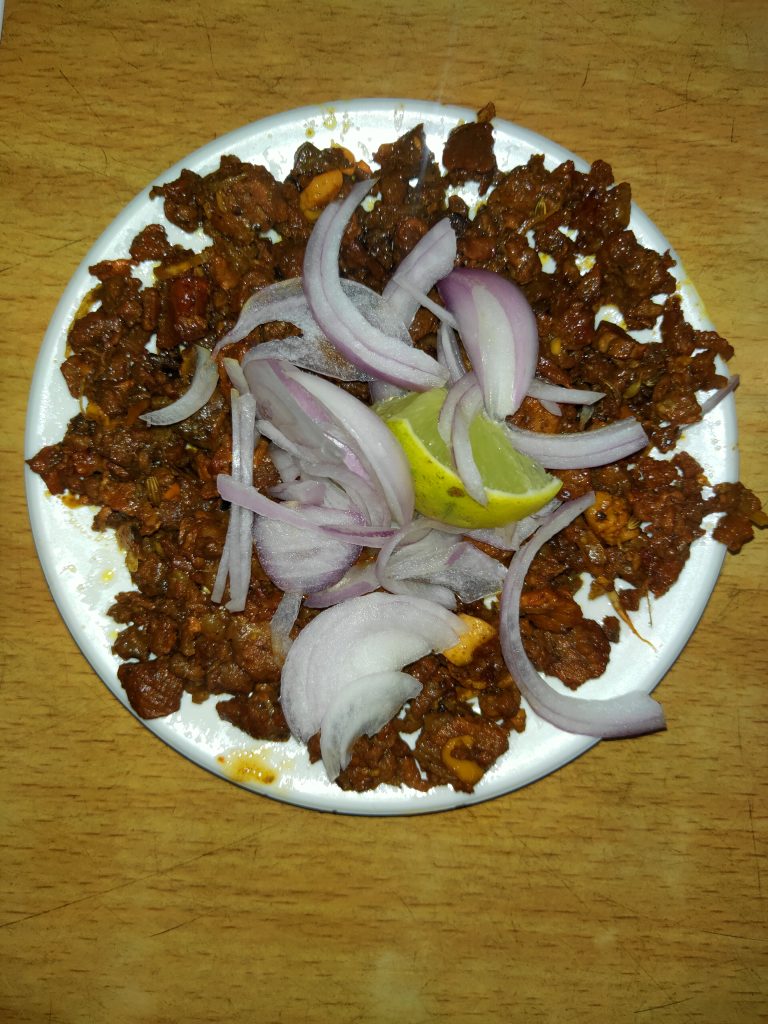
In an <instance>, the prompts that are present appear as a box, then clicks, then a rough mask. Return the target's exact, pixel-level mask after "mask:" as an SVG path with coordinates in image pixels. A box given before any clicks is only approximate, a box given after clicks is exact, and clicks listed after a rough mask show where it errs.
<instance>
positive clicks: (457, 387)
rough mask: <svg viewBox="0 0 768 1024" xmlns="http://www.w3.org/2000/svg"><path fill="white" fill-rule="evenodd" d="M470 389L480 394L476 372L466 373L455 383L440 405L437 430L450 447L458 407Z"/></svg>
mask: <svg viewBox="0 0 768 1024" xmlns="http://www.w3.org/2000/svg"><path fill="white" fill-rule="evenodd" d="M468 391H475V392H477V393H478V394H480V393H481V392H480V385H479V384H478V382H477V375H476V374H475V373H472V372H470V373H465V374H463V375H462V376H460V377H459V378H457V380H456V381H455V383H453V384H452V385H451V386H450V387H449V388H448V391H447V393H446V396H445V400H444V401H443V404H442V405H441V407H440V415H439V416H438V417H437V431H438V433H439V434H440V437H442V439H443V440H444V441H445V443H446V444H447V445H448V447H449V448H450V445H451V435H452V434H453V422H454V419H455V417H456V409H457V406H458V404H459V402H460V401H461V399H462V398H463V397H464V395H465V394H466V393H467V392H468Z"/></svg>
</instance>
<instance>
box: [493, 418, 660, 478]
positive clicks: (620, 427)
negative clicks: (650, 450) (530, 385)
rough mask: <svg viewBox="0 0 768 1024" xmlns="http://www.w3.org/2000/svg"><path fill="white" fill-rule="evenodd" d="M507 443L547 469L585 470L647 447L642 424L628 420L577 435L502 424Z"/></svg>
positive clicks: (631, 419)
mask: <svg viewBox="0 0 768 1024" xmlns="http://www.w3.org/2000/svg"><path fill="white" fill-rule="evenodd" d="M504 429H505V430H506V432H507V434H508V436H509V439H510V441H511V442H512V444H513V445H514V446H515V448H517V450H518V451H519V452H522V453H523V455H528V456H529V457H530V458H532V459H535V460H536V461H537V462H540V463H541V464H542V465H543V466H545V467H546V468H547V469H588V468H589V467H591V466H605V465H607V463H609V462H617V461H618V460H619V459H624V458H626V457H627V456H628V455H634V454H635V452H638V451H640V450H641V449H642V448H645V446H646V445H647V444H648V437H647V435H646V433H645V431H644V430H643V427H642V425H641V424H640V423H639V422H638V421H637V420H636V419H634V417H628V418H627V419H625V420H618V421H617V422H616V423H611V424H609V425H608V426H607V427H598V428H596V429H595V430H585V431H584V432H583V433H579V434H539V433H536V432H534V431H532V430H521V429H520V428H519V427H513V426H511V425H510V424H505V425H504Z"/></svg>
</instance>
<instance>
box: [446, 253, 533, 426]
mask: <svg viewBox="0 0 768 1024" xmlns="http://www.w3.org/2000/svg"><path fill="white" fill-rule="evenodd" d="M438 290H439V292H440V295H441V297H442V299H443V301H444V302H445V304H446V306H447V307H448V309H449V310H450V311H451V312H452V313H453V315H454V316H455V317H456V320H457V322H458V325H459V333H460V334H461V340H462V341H463V343H464V348H465V349H466V351H467V355H468V356H469V359H470V362H471V364H472V369H473V370H474V371H475V373H476V374H477V379H478V381H479V382H480V386H481V388H482V391H483V398H484V400H485V407H486V410H487V412H488V415H489V416H490V417H491V419H493V420H503V419H504V418H505V417H507V416H511V415H512V413H514V412H515V411H516V410H517V409H518V408H519V407H520V403H521V402H522V400H523V399H524V398H525V396H526V394H527V392H528V388H529V387H530V385H531V381H532V380H533V375H534V371H535V370H536V364H537V362H538V358H539V342H538V328H537V326H536V317H535V315H534V313H533V310H532V309H531V307H530V305H529V304H528V300H527V299H526V297H525V295H524V294H523V292H522V291H521V290H520V289H519V288H518V287H517V285H515V284H512V282H511V281H508V280H507V279H506V278H505V277H502V276H501V275H500V274H494V273H491V272H490V271H488V270H473V269H469V268H466V267H462V268H460V269H458V270H454V271H452V272H451V273H450V274H449V275H448V276H447V277H446V278H444V279H443V280H442V281H441V282H440V284H439V285H438Z"/></svg>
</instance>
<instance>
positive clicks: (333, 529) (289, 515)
mask: <svg viewBox="0 0 768 1024" xmlns="http://www.w3.org/2000/svg"><path fill="white" fill-rule="evenodd" d="M216 483H217V486H218V489H219V494H220V495H221V496H222V498H223V499H224V500H225V501H229V502H231V503H232V504H233V505H242V506H243V508H249V509H251V511H252V512H255V513H256V514H257V515H260V516H267V517H268V518H270V519H276V520H278V521H279V522H283V523H287V524H288V525H289V526H298V527H300V528H302V529H304V530H310V531H313V532H317V533H322V534H324V535H327V536H328V537H333V538H335V539H336V540H340V541H344V542H345V543H348V544H359V545H360V546H361V547H369V548H377V547H381V545H382V544H384V543H386V541H387V540H388V539H389V538H390V537H391V536H392V534H393V532H394V531H393V530H391V529H383V528H380V527H376V526H360V525H357V526H356V525H354V524H349V525H345V524H342V523H338V522H336V521H335V519H336V517H335V516H334V515H333V512H334V510H333V509H329V510H327V511H328V521H327V522H325V523H322V522H312V521H310V520H309V519H308V518H307V516H306V515H304V514H303V513H302V512H300V511H299V510H298V509H295V508H291V507H290V506H289V505H285V504H282V503H281V502H279V501H272V499H271V498H268V497H267V496H266V495H265V494H262V493H261V491H258V490H257V489H256V488H255V487H246V486H245V485H244V484H241V483H238V482H237V481H236V480H233V479H232V477H231V476H228V475H227V474H225V473H220V474H219V476H218V477H217V478H216Z"/></svg>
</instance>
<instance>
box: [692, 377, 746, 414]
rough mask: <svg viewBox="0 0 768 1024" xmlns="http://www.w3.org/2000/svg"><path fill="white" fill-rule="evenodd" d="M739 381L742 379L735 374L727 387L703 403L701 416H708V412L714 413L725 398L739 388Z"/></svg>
mask: <svg viewBox="0 0 768 1024" xmlns="http://www.w3.org/2000/svg"><path fill="white" fill-rule="evenodd" d="M739 381H740V378H739V375H738V374H737V373H736V374H734V375H733V376H732V377H729V378H728V383H727V384H726V385H725V387H722V388H720V389H719V390H718V391H715V392H714V394H711V395H710V396H709V398H707V399H706V400H705V401H703V402H702V403H701V415H702V416H706V415H707V413H708V412H712V410H713V409H714V408H716V407H717V406H718V405H720V403H721V402H722V400H723V399H724V398H726V397H727V396H728V395H730V394H731V392H732V391H735V390H736V388H737V387H738V386H739Z"/></svg>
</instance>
